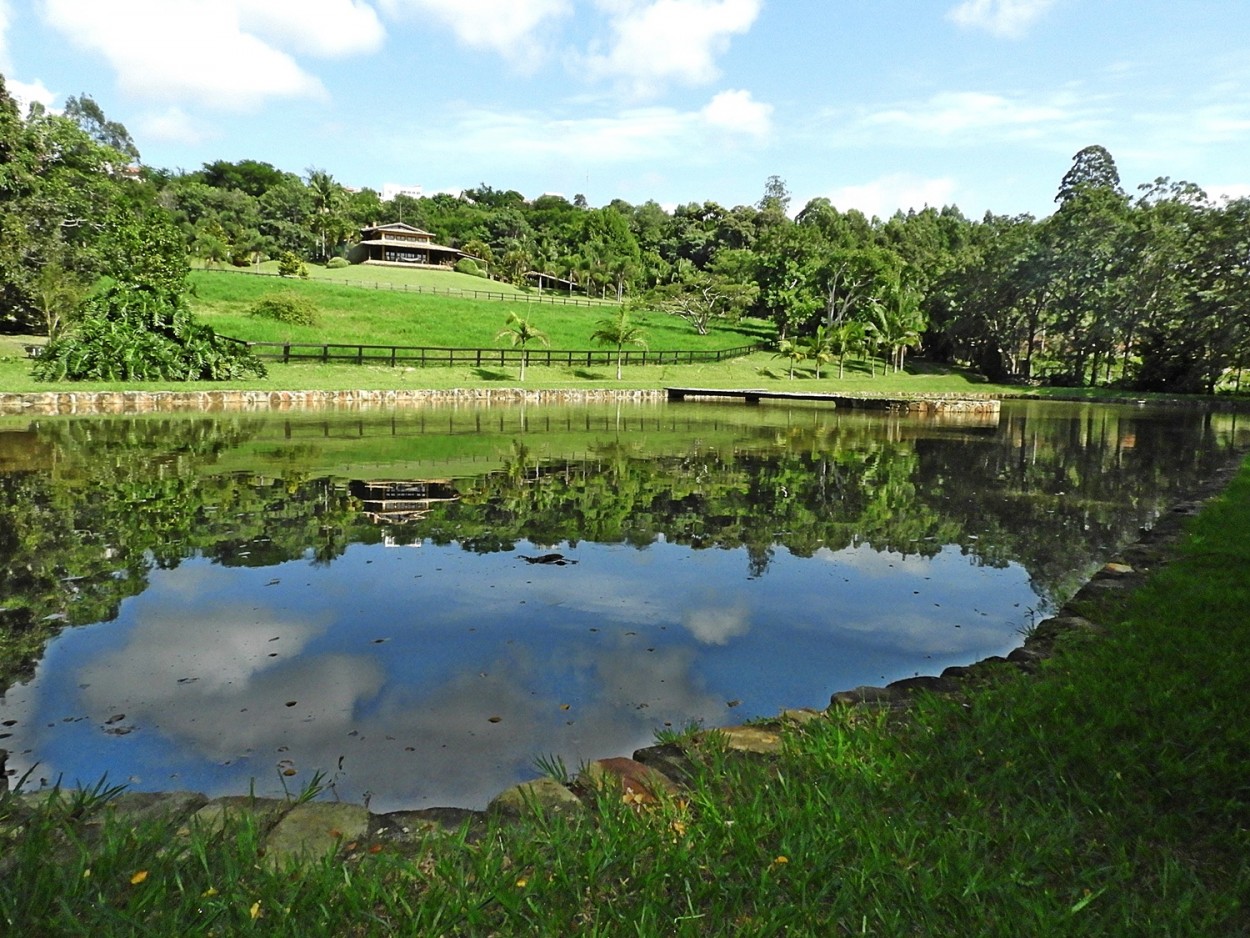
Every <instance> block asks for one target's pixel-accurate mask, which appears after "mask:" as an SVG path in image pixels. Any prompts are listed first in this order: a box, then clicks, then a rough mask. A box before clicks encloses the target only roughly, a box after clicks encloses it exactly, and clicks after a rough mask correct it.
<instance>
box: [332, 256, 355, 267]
mask: <svg viewBox="0 0 1250 938" xmlns="http://www.w3.org/2000/svg"><path fill="white" fill-rule="evenodd" d="M326 266H327V267H329V268H330V269H331V270H341V269H343V268H344V267H351V266H352V262H351V261H349V260H348V259H347V258H346V257H332V258H330V259H329V260H328V261H326Z"/></svg>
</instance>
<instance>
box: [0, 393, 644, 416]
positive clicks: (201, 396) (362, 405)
mask: <svg viewBox="0 0 1250 938" xmlns="http://www.w3.org/2000/svg"><path fill="white" fill-rule="evenodd" d="M663 400H664V392H663V391H662V390H636V391H622V390H609V389H603V390H538V389H536V390H528V389H526V388H453V389H448V390H441V391H440V390H428V389H410V390H392V391H365V390H355V391H352V390H348V391H237V390H236V391H36V392H30V393H25V394H0V414H32V415H50V414H152V413H169V412H173V411H204V412H209V413H213V412H221V411H264V410H278V411H287V410H326V409H328V410H347V409H367V408H374V407H424V406H429V405H434V404H464V403H472V404H518V403H531V404H570V403H592V404H593V403H615V402H617V401H622V402H630V403H652V402H658V401H663Z"/></svg>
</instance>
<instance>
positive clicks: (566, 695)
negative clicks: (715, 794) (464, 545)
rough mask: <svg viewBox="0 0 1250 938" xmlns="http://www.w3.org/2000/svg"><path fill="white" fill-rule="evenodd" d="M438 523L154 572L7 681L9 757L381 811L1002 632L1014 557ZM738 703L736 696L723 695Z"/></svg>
mask: <svg viewBox="0 0 1250 938" xmlns="http://www.w3.org/2000/svg"><path fill="white" fill-rule="evenodd" d="M549 549H550V548H545V547H544V548H538V547H534V546H532V545H521V547H520V548H519V549H518V551H517V552H515V553H498V554H484V555H482V554H473V553H469V552H466V551H463V550H461V549H459V548H458V547H448V548H439V547H434V546H432V545H430V544H426V545H423V546H419V547H408V548H386V547H381V546H365V545H354V546H352V547H350V548H349V549H348V550H347V552H346V553H345V555H344V556H342V557H341V558H339V559H337V560H335V561H334V562H333V563H331V564H329V565H322V566H316V565H313V564H311V563H309V562H306V561H300V562H292V563H285V564H281V565H278V566H271V567H264V568H227V567H222V566H218V565H214V564H211V563H209V562H207V561H205V560H200V559H193V560H189V561H186V562H184V563H183V564H182V565H181V566H179V567H178V568H176V569H173V570H158V571H153V573H152V575H151V586H150V588H149V589H148V590H147V591H145V592H144V593H143V594H141V595H140V596H137V597H134V598H132V599H129V600H127V601H125V602H124V603H123V605H122V609H121V613H120V615H119V616H118V618H117V619H116V620H115V621H114V622H110V623H107V624H102V625H96V626H92V627H88V628H79V629H73V630H68V631H66V632H64V633H63V634H62V635H61V636H60V637H59V638H58V639H56V640H55V641H54V642H53V643H52V644H51V645H50V646H49V647H48V649H47V653H46V655H45V657H44V659H43V662H42V663H41V665H40V668H39V671H38V673H37V675H36V677H35V679H34V680H33V681H32V682H31V683H30V684H29V685H26V686H15V687H13V688H12V689H11V690H10V692H9V694H8V695H7V697H6V698H5V699H4V701H3V704H0V716H2V717H3V719H5V720H15V721H16V724H15V725H14V726H12V727H10V728H9V729H10V731H11V732H12V733H13V737H12V738H10V739H8V740H6V741H5V742H6V745H7V748H9V749H10V751H11V753H12V755H11V757H10V767H11V768H16V769H18V771H19V772H21V771H25V769H26V768H28V767H29V766H30V765H32V764H33V763H35V762H38V768H37V769H36V770H35V772H34V775H33V777H34V778H35V779H38V778H46V779H48V780H49V781H54V780H55V779H56V778H57V777H58V776H63V778H64V780H65V782H67V783H69V782H74V781H82V782H86V783H92V782H95V781H96V780H98V779H99V778H100V777H101V776H102V775H103V774H104V773H106V772H107V773H108V776H109V779H110V781H114V782H119V781H128V782H129V783H130V784H131V785H132V786H133V787H134V788H136V789H140V790H142V789H153V790H160V789H170V788H183V789H191V790H198V791H205V792H209V793H239V792H244V791H247V790H249V788H251V787H253V786H254V790H255V791H256V792H257V793H258V794H274V793H280V792H281V789H282V784H281V781H280V779H281V778H282V777H281V776H280V772H281V770H282V769H283V768H288V767H290V768H294V769H295V772H296V774H295V775H293V776H290V777H289V778H286V779H285V781H286V784H287V785H288V786H289V787H290V788H292V789H294V790H297V789H298V788H299V787H300V786H301V785H302V784H303V783H305V782H307V781H308V780H309V779H310V778H311V776H312V772H313V770H314V769H322V770H324V771H326V773H327V774H328V776H329V778H330V779H331V780H333V781H334V783H335V786H336V790H337V792H338V794H339V795H340V796H341V797H343V798H345V799H349V800H359V799H361V798H362V797H364V793H365V792H370V793H372V802H371V804H372V806H373V808H374V809H375V810H390V809H396V808H401V807H424V806H430V805H435V804H444V805H464V806H471V807H472V806H481V805H482V804H484V803H485V802H486V801H487V800H488V799H489V798H490V797H491V796H492V795H493V794H495V793H497V792H498V791H499V790H501V789H502V788H504V787H506V786H507V785H508V784H511V783H512V782H514V781H516V780H519V779H522V778H526V777H533V775H534V774H536V772H535V769H534V759H535V757H536V756H541V755H546V754H555V755H559V756H560V757H561V758H563V760H564V761H565V763H566V764H567V765H569V766H570V767H571V768H572V767H576V766H577V765H578V764H579V763H580V762H581V761H583V760H587V759H592V758H597V757H601V756H607V755H620V754H628V753H629V752H631V751H632V750H633V749H634V748H637V747H638V746H642V745H646V744H648V743H649V742H651V741H652V739H653V735H654V732H655V730H656V729H657V728H660V727H663V726H665V725H667V724H672V725H674V726H678V727H680V726H682V725H684V724H685V723H687V722H688V721H693V720H699V721H703V722H704V723H705V724H706V725H724V724H728V723H733V722H739V721H741V720H745V719H748V718H750V717H754V716H760V715H771V714H775V713H777V712H778V711H779V710H780V709H782V708H785V707H797V706H813V707H822V706H825V705H826V704H827V703H828V699H829V695H830V694H831V693H832V692H834V691H836V690H839V689H843V688H847V687H851V686H854V685H856V684H859V683H864V682H865V681H873V682H879V683H880V682H886V681H890V680H894V679H896V678H899V677H904V676H909V675H912V674H915V673H937V672H938V671H940V670H941V669H942V668H943V667H944V666H946V665H948V664H952V663H966V662H968V661H971V660H974V659H976V658H979V657H982V656H984V655H987V654H993V653H999V652H1002V651H1004V650H1006V649H1007V648H1010V647H1012V646H1013V645H1015V644H1018V641H1019V635H1018V634H1017V630H1018V629H1020V628H1021V627H1022V626H1023V625H1025V624H1026V623H1027V621H1028V618H1029V607H1030V606H1031V605H1037V604H1038V599H1037V597H1036V594H1035V593H1034V592H1033V590H1032V589H1031V588H1030V586H1029V578H1028V576H1027V574H1026V572H1025V571H1024V570H1023V569H1022V568H1020V567H1018V566H1014V565H1012V566H1008V567H1006V568H1002V569H994V568H989V567H984V566H979V565H978V564H977V563H976V561H975V560H974V559H973V558H970V557H966V556H964V555H962V554H961V553H960V552H959V550H958V549H956V548H948V549H946V550H943V551H942V552H940V553H939V554H938V555H937V556H936V557H934V558H932V559H926V558H922V557H917V556H910V557H904V556H903V555H901V554H894V553H886V552H877V551H874V550H872V549H870V548H868V547H858V548H848V549H846V550H842V551H837V552H832V551H821V552H818V553H817V555H816V556H814V557H811V558H799V557H794V556H791V555H790V554H789V553H787V552H786V551H785V550H784V549H782V548H778V549H777V554H776V557H775V558H774V560H773V562H772V564H771V566H770V567H769V569H768V572H767V574H766V575H765V576H763V577H759V578H751V577H749V576H748V569H749V568H748V562H747V558H746V555H745V552H744V551H742V550H719V549H709V550H692V549H690V548H688V547H684V546H676V545H671V544H665V543H657V544H654V545H652V546H651V547H649V548H647V549H645V550H637V549H634V548H631V547H624V546H610V545H599V544H593V543H582V544H579V545H578V546H577V547H575V548H568V547H560V548H557V549H559V550H562V551H563V552H564V553H565V554H566V555H567V556H568V557H570V558H572V559H575V560H576V561H577V563H576V564H570V565H567V566H547V565H541V564H529V563H526V562H525V561H524V560H523V559H522V556H523V555H534V554H539V553H543V552H545V551H547V550H549ZM730 702H739V703H736V704H735V706H733V707H731V706H729V704H730Z"/></svg>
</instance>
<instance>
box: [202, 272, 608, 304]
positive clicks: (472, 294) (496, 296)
mask: <svg viewBox="0 0 1250 938" xmlns="http://www.w3.org/2000/svg"><path fill="white" fill-rule="evenodd" d="M197 270H198V268H197ZM204 270H206V271H207V272H210V273H219V274H244V275H246V276H249V277H278V276H280V275H279V274H274V273H269V272H267V271H263V270H232V269H225V268H214V267H206V268H204ZM283 279H286V280H293V279H296V278H292V277H286V278H283ZM300 282H305V281H300ZM306 282H308V283H332V284H336V285H339V284H341V285H343V286H348V287H361V288H362V289H366V290H393V291H394V292H396V293H427V294H429V295H431V296H455V297H460V298H462V299H473V300H502V301H504V302H509V303H538V304H542V303H547V304H549V305H551V306H581V307H586V308H590V309H598V308H600V307H603V306H617V305H619V304H618V303H616V302H615V301H613V300H596V299H591V298H589V297H577V296H552V295H550V294H541V293H540V294H534V293H501V292H498V291H495V290H462V289H460V288H459V287H430V286H425V285H424V284H420V283H380V282H378V281H376V280H373V281H369V280H349V279H347V278H343V279H339V278H336V277H317V278H316V279H313V280H309V281H306Z"/></svg>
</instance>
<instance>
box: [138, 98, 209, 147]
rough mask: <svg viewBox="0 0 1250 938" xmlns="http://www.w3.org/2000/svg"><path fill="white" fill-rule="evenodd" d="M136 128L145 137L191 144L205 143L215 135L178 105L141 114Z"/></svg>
mask: <svg viewBox="0 0 1250 938" xmlns="http://www.w3.org/2000/svg"><path fill="white" fill-rule="evenodd" d="M135 129H136V130H137V131H138V132H139V135H140V136H142V137H143V138H144V139H151V140H158V141H162V142H167V143H181V144H189V145H194V144H197V143H203V142H204V141H205V140H209V139H211V138H212V137H213V136H215V134H213V133H212V132H211V131H209V130H208V129H207V128H206V127H205V126H204V125H203V124H201V123H199V122H197V121H196V120H195V119H194V118H192V117H191V116H190V115H189V114H187V113H186V112H185V111H184V110H182V108H178V107H170V108H167V109H165V110H164V111H161V112H159V113H149V114H144V115H141V116H140V118H139V120H138V122H137V123H136V125H135Z"/></svg>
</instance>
